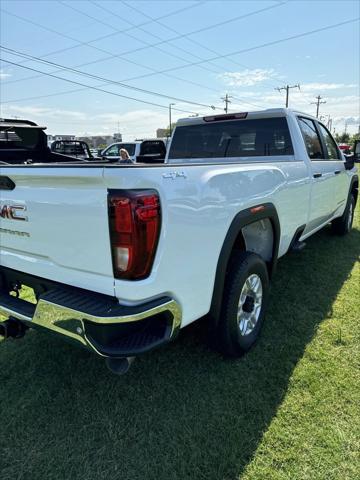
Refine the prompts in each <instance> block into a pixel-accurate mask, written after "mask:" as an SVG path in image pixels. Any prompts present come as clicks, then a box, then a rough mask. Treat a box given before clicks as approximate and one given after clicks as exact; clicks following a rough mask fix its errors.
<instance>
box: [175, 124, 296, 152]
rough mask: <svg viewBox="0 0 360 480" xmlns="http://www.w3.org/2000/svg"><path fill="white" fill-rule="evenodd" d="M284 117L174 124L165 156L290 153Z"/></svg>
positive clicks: (290, 148) (289, 141)
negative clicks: (174, 128) (178, 125)
mask: <svg viewBox="0 0 360 480" xmlns="http://www.w3.org/2000/svg"><path fill="white" fill-rule="evenodd" d="M292 154H293V148H292V144H291V139H290V134H289V129H288V125H287V121H286V118H285V117H279V118H261V119H253V120H231V121H222V122H212V123H202V124H199V125H196V124H195V125H184V126H180V127H177V128H176V130H175V133H174V138H173V141H172V143H171V148H170V152H169V159H180V158H181V159H190V158H191V159H193V158H224V157H257V156H269V155H272V156H278V155H292Z"/></svg>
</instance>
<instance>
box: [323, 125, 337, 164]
mask: <svg viewBox="0 0 360 480" xmlns="http://www.w3.org/2000/svg"><path fill="white" fill-rule="evenodd" d="M318 125H319V129H320V133H321V135H322V137H323V140H324V144H325V153H326V158H328V159H329V160H341V156H340V152H339V150H338V147H337V145H336V143H335V140H334V139H333V138H332V136H331V135H330V133H329V131H328V130H327V128H325V127H324V125H322V124H321V123H318Z"/></svg>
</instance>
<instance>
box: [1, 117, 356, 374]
mask: <svg viewBox="0 0 360 480" xmlns="http://www.w3.org/2000/svg"><path fill="white" fill-rule="evenodd" d="M0 127H1V124H0ZM9 128H10V127H9ZM9 128H8V129H7V130H6V129H5V128H2V129H1V128H0V130H1V132H0V135H3V137H4V135H5V137H6V136H7V137H8V138H10V137H11V135H13V137H11V138H13V139H15V137H16V138H17V144H16V145H17V146H18V147H19V145H20V146H21V141H22V140H23V141H24V142H26V141H27V142H28V143H29V141H28V140H27V139H28V137H29V135H28V132H26V134H24V133H23V132H22V131H21V127H19V128H18V129H16V128H13V129H12V130H11V129H10V130H9ZM33 128H35V127H33ZM5 130H6V132H5ZM23 130H24V131H26V126H25V127H23ZM4 132H5V133H4ZM41 132H42V131H41ZM42 133H43V132H42ZM10 134H11V135H10ZM26 135H28V136H26ZM5 137H4V138H5ZM24 139H25V140H24ZM13 142H15V140H13ZM5 143H6V142H5ZM32 143H33V144H35V143H34V142H32ZM38 144H41V133H39V140H38ZM14 145H15V143H14ZM14 145H13V146H14ZM1 148H5V150H3V151H2V153H1V154H0V155H1V156H0V160H1V161H2V162H1V165H0V166H1V173H0V195H1V202H0V214H1V216H0V221H1V223H0V233H1V241H0V255H1V267H0V292H1V293H0V314H2V315H4V316H5V317H2V323H0V334H1V336H2V338H3V339H5V338H7V337H13V338H17V337H21V336H22V335H23V334H24V333H25V332H26V330H27V328H41V329H45V330H47V331H48V332H53V333H55V334H57V335H60V336H62V337H63V338H64V339H68V340H71V341H73V342H74V343H75V344H77V345H81V346H83V347H86V348H88V349H89V350H91V351H93V352H95V353H97V354H98V355H100V356H101V357H104V358H105V359H107V364H108V366H109V368H110V369H111V370H112V371H114V372H117V373H123V372H124V371H126V370H127V369H128V366H129V364H130V361H131V359H133V358H134V357H136V356H137V355H140V354H143V353H145V352H147V351H149V350H151V349H153V348H155V347H159V346H160V345H162V344H165V343H167V342H169V341H170V340H172V339H174V338H175V336H176V333H177V332H178V330H179V328H183V327H185V326H186V325H188V324H190V323H191V322H194V321H195V320H197V319H199V318H201V317H206V321H207V322H208V330H209V333H210V334H211V337H212V338H213V339H215V340H214V341H213V344H215V346H216V347H217V348H218V349H219V350H220V351H221V352H222V353H223V354H224V355H228V356H232V357H236V356H239V355H241V354H242V353H244V352H246V351H247V350H248V349H249V348H250V347H251V346H252V345H253V344H254V342H255V341H256V339H257V337H258V335H259V332H260V329H261V325H262V323H263V320H264V315H265V310H266V304H267V300H268V295H269V288H270V280H271V277H272V275H273V274H274V271H275V267H276V262H277V260H278V258H279V257H281V256H283V255H285V253H287V252H288V251H289V250H300V249H301V248H302V247H303V246H304V240H305V239H306V238H307V237H309V236H310V235H312V234H313V233H315V232H316V231H318V230H319V229H320V228H322V227H324V226H325V225H326V224H328V223H330V222H331V223H332V227H333V230H334V232H335V233H338V234H341V235H343V234H346V233H348V232H349V231H350V229H351V226H352V220H353V213H354V208H355V205H356V201H357V197H358V176H357V173H356V172H357V170H356V168H355V166H354V159H345V157H344V155H343V154H342V153H341V151H340V150H339V148H338V146H337V145H336V143H335V141H334V140H333V138H332V136H331V134H330V133H329V131H328V130H327V129H326V127H325V126H324V125H323V124H321V123H320V122H319V121H318V120H317V119H315V118H312V117H310V116H309V115H307V114H303V113H300V112H294V111H290V110H287V109H272V110H265V111H259V112H250V113H238V114H227V115H217V116H208V117H203V118H188V119H184V120H180V121H179V122H178V123H177V126H176V129H175V131H174V134H173V137H172V141H171V145H170V148H169V150H168V152H167V155H166V159H165V163H163V164H151V165H145V164H144V165H142V164H135V165H121V164H113V163H107V162H105V161H103V162H99V163H97V162H86V161H82V162H81V161H74V159H73V158H72V159H71V158H69V159H66V158H65V157H63V156H62V158H59V157H56V156H54V155H53V156H51V157H48V156H46V155H45V154H43V155H44V156H43V158H41V155H40V154H39V153H38V152H37V154H32V153H31V152H30V153H29V150H26V149H25V153H23V155H21V154H20V153H17V154H16V155H14V152H13V151H10V150H11V149H9V148H8V149H6V147H1ZM14 158H15V160H14ZM7 159H8V160H7ZM9 159H12V160H11V161H10V160H9ZM25 159H26V160H25ZM65 160H66V161H65ZM22 285H26V286H28V287H30V288H32V289H33V290H34V293H35V298H36V302H37V303H29V302H27V301H24V300H23V299H21V298H20V297H19V298H18V297H17V294H18V292H19V290H20V288H21V286H22ZM6 318H8V319H7V320H6Z"/></svg>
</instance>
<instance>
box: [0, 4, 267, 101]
mask: <svg viewBox="0 0 360 480" xmlns="http://www.w3.org/2000/svg"><path fill="white" fill-rule="evenodd" d="M201 3H202V2H199V3H198V4H196V6H198V5H200V4H201ZM189 8H190V7H189V6H188V7H187V8H183V9H180V10H177V11H175V12H173V13H172V14H167V15H163V16H162V17H159V18H165V17H168V16H171V15H174V14H175V13H177V12H180V11H183V10H188V9H189ZM7 13H8V12H7ZM9 14H10V13H9ZM10 15H13V16H15V17H16V18H19V19H20V20H23V21H25V22H28V23H31V24H34V25H36V26H38V27H39V28H44V29H45V30H50V31H51V32H53V33H56V34H58V35H59V36H63V37H64V38H70V39H72V40H74V41H76V42H77V43H78V44H79V45H82V44H83V43H84V42H79V40H77V39H74V38H73V37H69V36H68V35H63V34H62V33H61V32H58V31H56V30H53V29H49V28H48V27H45V26H43V25H41V24H39V23H36V22H33V21H31V20H28V19H26V18H23V17H20V16H18V15H14V14H10ZM147 23H151V22H144V23H142V24H141V25H144V24H147ZM127 30H128V29H126V31H127ZM124 31H125V30H124ZM124 31H123V32H124ZM85 43H86V42H85ZM87 43H89V42H87ZM89 46H90V48H93V49H95V50H98V51H101V52H103V53H107V54H110V55H112V54H111V53H110V52H109V51H108V50H104V49H102V48H98V47H96V46H93V45H89ZM71 48H75V47H71ZM68 49H69V48H67V49H62V50H57V51H55V52H53V53H59V52H63V51H65V50H68ZM48 55H50V54H47V55H42V56H41V57H39V58H44V57H46V56H48ZM123 60H124V61H125V62H128V63H131V64H134V65H136V66H139V67H143V68H146V69H147V70H150V71H151V72H153V73H154V74H156V73H157V70H156V69H154V68H152V67H149V66H146V65H143V64H140V63H138V62H134V61H132V60H129V59H126V58H124V59H123ZM27 61H28V60H25V61H24V62H19V65H22V64H23V63H26V62H27ZM89 63H93V62H87V63H82V64H80V65H76V67H81V66H85V65H88V64H89ZM60 71H61V70H55V71H53V72H51V73H53V74H55V73H58V72H60ZM162 75H164V76H165V77H168V78H171V79H175V80H178V81H181V82H183V83H187V84H189V85H194V86H196V87H199V88H201V89H206V90H209V91H212V92H216V93H217V94H218V90H217V89H214V88H211V87H209V86H208V85H202V84H199V83H197V82H194V81H192V80H189V79H185V78H181V77H177V76H176V75H173V74H170V73H168V74H166V73H164V74H162ZM41 76H42V75H32V76H30V77H25V78H22V79H18V80H11V81H7V82H2V85H5V84H9V83H17V82H21V81H25V80H31V79H36V78H40V77H41ZM122 81H128V79H122ZM105 85H107V83H101V84H99V85H96V87H99V88H100V87H103V86H105ZM83 90H86V89H77V90H70V91H68V93H74V92H79V91H83ZM66 93H67V92H60V93H54V94H50V95H47V97H48V96H57V95H64V94H66ZM38 98H45V96H44V95H40V96H37V97H27V98H21V99H13V100H11V101H7V102H3V103H10V102H16V101H27V100H36V99H38ZM239 100H241V99H239ZM241 101H243V103H246V104H248V105H251V106H254V107H256V108H263V107H262V106H260V105H256V104H254V103H251V102H246V101H245V100H241Z"/></svg>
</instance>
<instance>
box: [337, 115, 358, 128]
mask: <svg viewBox="0 0 360 480" xmlns="http://www.w3.org/2000/svg"><path fill="white" fill-rule="evenodd" d="M333 121H334V123H335V124H336V125H339V124H345V123H346V125H356V126H357V125H359V124H360V117H335V118H334V119H333Z"/></svg>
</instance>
